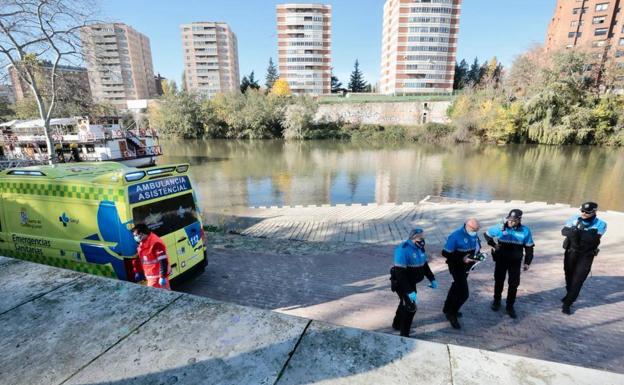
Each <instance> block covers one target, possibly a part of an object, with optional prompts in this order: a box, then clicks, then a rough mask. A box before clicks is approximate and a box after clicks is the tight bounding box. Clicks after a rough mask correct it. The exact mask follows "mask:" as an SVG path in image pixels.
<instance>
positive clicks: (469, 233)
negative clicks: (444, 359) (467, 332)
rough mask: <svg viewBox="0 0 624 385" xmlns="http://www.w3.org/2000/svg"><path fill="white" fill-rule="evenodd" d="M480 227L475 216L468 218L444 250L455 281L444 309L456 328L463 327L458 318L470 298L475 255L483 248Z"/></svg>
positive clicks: (449, 238) (454, 233)
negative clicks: (470, 279) (471, 272)
mask: <svg viewBox="0 0 624 385" xmlns="http://www.w3.org/2000/svg"><path fill="white" fill-rule="evenodd" d="M480 227H481V226H480V225H479V221H477V220H476V219H474V218H471V219H468V220H467V221H466V223H465V224H464V225H463V226H462V227H460V228H459V229H457V230H455V231H454V232H452V233H451V235H449V237H448V238H447V240H446V243H445V245H444V249H443V250H442V255H443V256H444V257H445V258H446V263H447V264H448V269H449V272H450V273H451V275H452V276H453V283H452V284H451V288H450V289H449V291H448V294H447V296H446V301H444V308H443V309H442V311H443V312H444V315H445V316H446V319H447V320H448V321H449V322H450V323H451V326H452V327H453V328H455V329H461V325H460V324H459V321H458V320H457V318H458V317H461V313H460V312H459V309H460V308H461V307H462V305H463V304H464V303H465V302H466V300H467V299H468V296H469V291H468V273H469V272H470V269H471V268H472V266H473V265H474V264H475V260H474V257H475V255H476V254H478V253H479V252H480V249H481V242H480V241H479V235H478V231H479V228H480Z"/></svg>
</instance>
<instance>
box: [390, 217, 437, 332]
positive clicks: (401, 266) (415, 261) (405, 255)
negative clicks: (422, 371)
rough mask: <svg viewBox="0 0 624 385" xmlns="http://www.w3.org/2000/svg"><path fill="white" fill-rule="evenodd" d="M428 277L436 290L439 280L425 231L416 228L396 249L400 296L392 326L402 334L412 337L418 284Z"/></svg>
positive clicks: (395, 275)
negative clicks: (436, 277) (426, 245)
mask: <svg viewBox="0 0 624 385" xmlns="http://www.w3.org/2000/svg"><path fill="white" fill-rule="evenodd" d="M424 277H427V279H428V280H429V281H430V285H429V287H431V288H433V289H435V288H437V287H438V282H437V281H436V279H435V276H434V275H433V272H432V271H431V269H430V268H429V264H428V263H427V254H426V253H425V239H424V232H423V230H422V229H420V228H416V229H414V230H412V231H411V232H410V234H409V237H408V239H407V240H406V241H404V242H403V243H401V244H400V245H398V246H397V247H396V248H395V249H394V267H393V268H392V277H391V279H392V281H393V282H392V287H393V291H395V292H396V293H397V295H398V296H399V306H398V307H397V310H396V314H395V315H394V320H393V321H392V327H393V328H394V329H395V330H399V331H400V332H401V335H402V336H404V337H409V332H410V329H411V327H412V320H413V319H414V315H415V314H416V309H417V306H416V304H417V303H418V298H417V295H416V284H417V283H418V282H420V281H422V280H423V278H424Z"/></svg>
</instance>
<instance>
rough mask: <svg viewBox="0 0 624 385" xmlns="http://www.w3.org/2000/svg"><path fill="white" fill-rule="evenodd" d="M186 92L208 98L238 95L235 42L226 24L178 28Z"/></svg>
mask: <svg viewBox="0 0 624 385" xmlns="http://www.w3.org/2000/svg"><path fill="white" fill-rule="evenodd" d="M180 30H181V33H182V50H183V54H184V81H185V83H186V89H187V90H189V91H192V92H195V93H197V94H200V95H203V96H206V97H208V98H212V97H213V96H215V95H216V94H218V93H226V92H238V91H239V90H240V88H239V86H240V75H239V70H238V41H237V40H236V35H235V34H234V32H232V30H231V29H230V27H229V25H227V23H218V22H197V23H191V24H183V25H181V26H180Z"/></svg>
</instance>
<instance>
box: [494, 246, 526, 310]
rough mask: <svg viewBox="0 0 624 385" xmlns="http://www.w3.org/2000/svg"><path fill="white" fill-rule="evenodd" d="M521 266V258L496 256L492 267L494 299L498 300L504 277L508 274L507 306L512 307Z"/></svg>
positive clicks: (518, 283) (518, 284) (503, 284)
mask: <svg viewBox="0 0 624 385" xmlns="http://www.w3.org/2000/svg"><path fill="white" fill-rule="evenodd" d="M521 267H522V258H508V257H505V256H498V257H497V258H496V265H495V267H494V300H497V301H500V300H501V296H502V294H503V287H504V286H505V278H507V274H509V278H508V280H507V285H509V288H508V289H507V308H508V309H509V308H512V307H513V305H514V303H515V302H516V294H517V293H518V286H520V270H521Z"/></svg>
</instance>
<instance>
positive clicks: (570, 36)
mask: <svg viewBox="0 0 624 385" xmlns="http://www.w3.org/2000/svg"><path fill="white" fill-rule="evenodd" d="M574 35H576V37H581V35H582V32H568V37H569V38H573V37H574Z"/></svg>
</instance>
